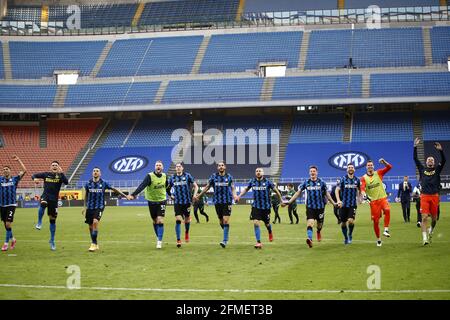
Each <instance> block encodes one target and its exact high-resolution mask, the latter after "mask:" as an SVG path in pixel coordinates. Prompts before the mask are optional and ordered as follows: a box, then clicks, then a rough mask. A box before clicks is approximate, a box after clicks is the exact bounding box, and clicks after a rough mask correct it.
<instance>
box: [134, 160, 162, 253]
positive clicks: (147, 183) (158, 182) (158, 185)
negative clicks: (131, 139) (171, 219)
mask: <svg viewBox="0 0 450 320" xmlns="http://www.w3.org/2000/svg"><path fill="white" fill-rule="evenodd" d="M163 170H164V165H163V163H162V161H160V160H158V161H156V162H155V170H154V171H153V172H150V173H149V174H147V176H146V177H145V179H144V180H143V181H142V183H141V184H140V185H139V186H138V187H137V189H136V190H135V191H134V192H133V193H132V194H131V195H128V196H127V199H128V200H133V199H135V198H136V196H137V195H138V194H139V193H141V191H142V190H144V189H145V199H146V200H147V201H148V209H149V211H150V216H151V217H152V220H153V230H154V231H155V234H156V237H157V241H156V248H157V249H161V248H162V240H163V235H164V216H165V214H166V201H167V197H166V194H169V195H170V188H169V181H168V177H167V175H166V174H165V173H164V172H163Z"/></svg>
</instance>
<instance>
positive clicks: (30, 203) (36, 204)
mask: <svg viewBox="0 0 450 320" xmlns="http://www.w3.org/2000/svg"><path fill="white" fill-rule="evenodd" d="M19 205H20V206H21V208H37V207H39V206H40V202H39V201H21V202H19Z"/></svg>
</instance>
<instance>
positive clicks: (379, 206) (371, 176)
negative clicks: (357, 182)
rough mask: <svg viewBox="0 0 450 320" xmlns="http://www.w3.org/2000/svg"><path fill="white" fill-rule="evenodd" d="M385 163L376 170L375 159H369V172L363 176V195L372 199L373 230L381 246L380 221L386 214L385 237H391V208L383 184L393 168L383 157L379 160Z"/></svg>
mask: <svg viewBox="0 0 450 320" xmlns="http://www.w3.org/2000/svg"><path fill="white" fill-rule="evenodd" d="M379 162H380V163H381V164H383V165H384V168H383V169H379V170H377V171H375V169H374V165H373V161H372V160H369V161H367V164H366V170H367V173H366V174H365V175H364V176H363V177H362V178H361V196H362V197H363V198H367V199H368V200H369V201H370V213H371V217H372V221H373V230H374V231H375V235H376V237H377V246H378V247H381V245H382V242H381V237H380V226H379V221H380V219H381V215H382V214H384V232H383V235H384V236H385V237H390V236H391V234H390V233H389V223H390V220H391V208H390V207H389V203H388V201H387V194H386V190H385V189H384V185H383V177H384V175H385V174H386V173H387V172H388V171H389V170H391V169H392V165H391V164H390V163H388V162H387V161H386V160H384V159H383V158H381V159H380V160H379Z"/></svg>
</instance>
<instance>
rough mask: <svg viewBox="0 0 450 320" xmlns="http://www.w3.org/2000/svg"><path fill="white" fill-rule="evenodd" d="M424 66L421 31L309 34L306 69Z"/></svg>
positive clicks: (368, 30) (382, 30)
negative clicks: (350, 64) (349, 66)
mask: <svg viewBox="0 0 450 320" xmlns="http://www.w3.org/2000/svg"><path fill="white" fill-rule="evenodd" d="M350 57H352V59H353V61H352V63H353V66H356V67H358V68H374V67H406V66H424V65H425V54H424V48H423V40H422V29H421V28H398V29H396V28H387V29H374V30H370V29H356V30H353V31H352V30H326V31H316V30H315V31H312V32H311V36H310V39H309V49H308V55H307V59H306V65H305V69H329V68H343V67H345V66H347V65H349V58H350Z"/></svg>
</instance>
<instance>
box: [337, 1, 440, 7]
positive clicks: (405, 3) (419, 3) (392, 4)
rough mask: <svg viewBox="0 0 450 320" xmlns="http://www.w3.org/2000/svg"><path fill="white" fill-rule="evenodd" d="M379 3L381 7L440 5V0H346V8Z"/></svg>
mask: <svg viewBox="0 0 450 320" xmlns="http://www.w3.org/2000/svg"><path fill="white" fill-rule="evenodd" d="M372 5H377V6H379V7H380V8H401V7H424V6H438V5H439V0H346V1H345V8H353V9H365V8H367V7H369V6H372Z"/></svg>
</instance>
